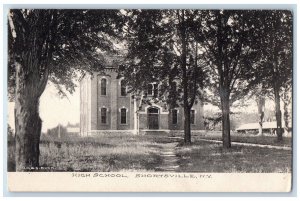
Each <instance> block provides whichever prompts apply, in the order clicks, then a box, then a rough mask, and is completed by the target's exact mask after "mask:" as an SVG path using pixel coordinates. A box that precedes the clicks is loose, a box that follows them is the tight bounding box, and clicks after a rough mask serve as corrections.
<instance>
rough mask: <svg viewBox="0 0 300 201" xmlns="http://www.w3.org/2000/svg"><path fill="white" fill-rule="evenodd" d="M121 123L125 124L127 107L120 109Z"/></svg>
mask: <svg viewBox="0 0 300 201" xmlns="http://www.w3.org/2000/svg"><path fill="white" fill-rule="evenodd" d="M121 124H127V109H126V108H122V109H121Z"/></svg>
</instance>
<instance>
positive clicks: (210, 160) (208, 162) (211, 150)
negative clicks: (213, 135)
mask: <svg viewBox="0 0 300 201" xmlns="http://www.w3.org/2000/svg"><path fill="white" fill-rule="evenodd" d="M176 155H177V157H178V158H179V166H180V168H179V171H180V172H220V173H222V172H241V173H250V172H253V173H257V172H258V173H260V172H261V173H267V172H291V161H292V153H291V151H286V150H277V149H269V148H260V147H246V146H232V147H231V148H230V149H224V148H223V147H222V145H220V144H217V143H211V142H195V143H194V144H193V145H191V146H179V147H177V149H176Z"/></svg>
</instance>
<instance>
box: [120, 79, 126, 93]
mask: <svg viewBox="0 0 300 201" xmlns="http://www.w3.org/2000/svg"><path fill="white" fill-rule="evenodd" d="M121 96H126V85H125V80H121Z"/></svg>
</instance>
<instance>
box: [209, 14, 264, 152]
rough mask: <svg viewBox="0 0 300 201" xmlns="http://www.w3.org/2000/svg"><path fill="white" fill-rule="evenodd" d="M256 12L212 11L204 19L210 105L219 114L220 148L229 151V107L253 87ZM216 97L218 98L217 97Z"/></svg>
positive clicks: (255, 50)
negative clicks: (220, 121)
mask: <svg viewBox="0 0 300 201" xmlns="http://www.w3.org/2000/svg"><path fill="white" fill-rule="evenodd" d="M256 20H257V19H256V16H255V11H236V10H214V11H210V12H209V15H207V19H206V25H205V26H206V30H205V32H204V36H205V46H204V47H205V49H206V52H207V63H208V65H210V67H211V71H210V73H211V82H210V83H211V90H212V92H213V93H214V96H215V97H213V98H212V100H211V102H212V103H213V104H215V105H218V106H219V107H220V109H221V111H222V139H223V147H225V148H229V147H231V139H230V118H229V115H230V106H231V105H232V104H233V103H234V102H235V101H237V100H238V99H240V98H241V97H243V96H245V95H246V94H247V93H248V91H249V90H250V88H251V87H250V86H251V85H253V83H254V80H255V79H254V78H255V75H254V74H253V71H252V70H251V68H252V62H255V60H256V58H257V49H258V47H259V46H258V44H257V30H258V28H257V25H256V24H255V23H256ZM216 95H217V96H216Z"/></svg>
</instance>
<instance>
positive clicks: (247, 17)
mask: <svg viewBox="0 0 300 201" xmlns="http://www.w3.org/2000/svg"><path fill="white" fill-rule="evenodd" d="M7 24H8V25H7V29H8V30H7V34H8V71H7V72H8V75H7V77H8V113H9V114H8V116H9V119H8V133H7V139H8V142H7V170H8V183H9V185H8V186H9V189H10V191H102V192H103V191H108V192H113V191H114V192H120V191H126V192H128V191H130V192H133V191H148V192H153V191H155V192H159V191H162V192H176V191H181V192H200V191H202V192H206V191H207V192H232V191H235V192H253V191H254V192H261V191H262V192H264V191H266V192H268V191H270V192H289V191H290V190H291V180H292V140H293V133H292V130H293V125H292V120H293V119H292V85H293V79H292V77H293V76H292V73H293V13H292V12H291V11H290V10H226V9H225V10H223V9H215V10H201V9H87V10H83V9H11V10H9V11H8V14H7ZM258 173H259V174H258ZM99 178H101V179H99ZM60 179H61V180H62V181H63V182H60ZM29 180H30V181H31V184H30V185H27V183H26V182H28V181H29ZM39 181H43V183H39ZM228 182H229V183H231V184H230V185H227V184H228ZM51 184H55V185H51ZM86 184H88V185H86ZM165 184H167V185H165ZM47 185H49V188H48V187H47ZM76 185H77V186H76ZM92 186H93V187H92Z"/></svg>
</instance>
